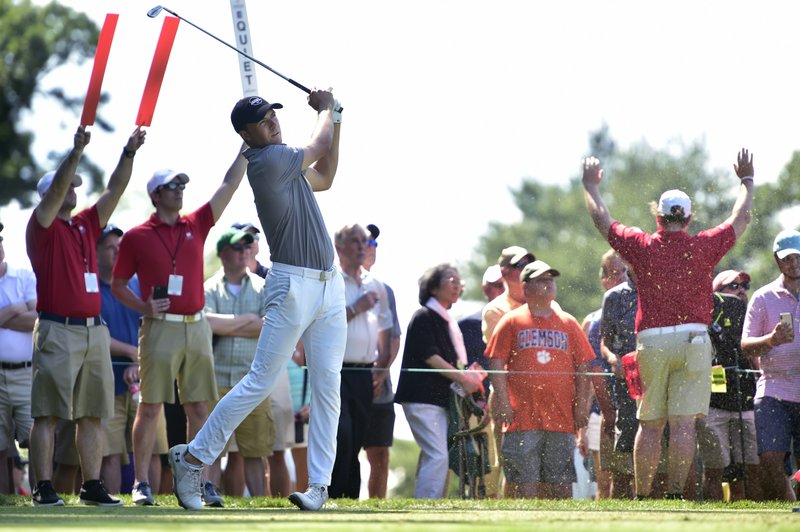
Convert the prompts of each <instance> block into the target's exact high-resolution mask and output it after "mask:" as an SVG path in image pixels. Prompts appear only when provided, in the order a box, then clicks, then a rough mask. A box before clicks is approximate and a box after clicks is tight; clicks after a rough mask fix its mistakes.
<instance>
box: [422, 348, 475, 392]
mask: <svg viewBox="0 0 800 532" xmlns="http://www.w3.org/2000/svg"><path fill="white" fill-rule="evenodd" d="M425 363H426V364H428V366H430V367H431V368H433V369H441V370H444V371H443V372H442V374H441V375H442V377H444V378H445V379H450V380H451V381H453V382H457V383H458V384H460V385H461V386H462V388H464V391H465V392H467V393H475V392H477V391H479V390H480V389H481V388H483V383H482V382H481V378H480V376H479V375H478V373H477V372H475V371H452V370H455V369H457V368H455V367H453V365H452V364H450V363H449V362H448V361H446V360H445V359H443V358H442V357H441V356H440V355H433V356H430V357H428V359H427V360H425Z"/></svg>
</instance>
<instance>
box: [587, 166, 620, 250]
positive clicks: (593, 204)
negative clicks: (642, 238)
mask: <svg viewBox="0 0 800 532" xmlns="http://www.w3.org/2000/svg"><path fill="white" fill-rule="evenodd" d="M602 180H603V168H602V167H601V166H600V160H599V159H597V158H596V157H587V158H586V159H584V160H583V198H584V200H585V201H586V208H587V209H588V211H589V216H591V218H592V222H594V226H595V227H596V228H597V230H598V231H600V234H601V235H602V236H603V238H605V239H608V230H609V229H610V228H611V224H612V223H613V222H614V220H613V219H612V218H611V214H610V213H609V212H608V207H606V204H605V202H604V201H603V198H601V197H600V181H602Z"/></svg>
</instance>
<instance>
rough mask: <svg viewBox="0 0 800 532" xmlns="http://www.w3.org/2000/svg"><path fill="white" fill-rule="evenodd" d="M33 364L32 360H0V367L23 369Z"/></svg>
mask: <svg viewBox="0 0 800 532" xmlns="http://www.w3.org/2000/svg"><path fill="white" fill-rule="evenodd" d="M32 365H33V362H31V361H30V360H28V361H27V362H0V369H25V368H29V367H31V366H32Z"/></svg>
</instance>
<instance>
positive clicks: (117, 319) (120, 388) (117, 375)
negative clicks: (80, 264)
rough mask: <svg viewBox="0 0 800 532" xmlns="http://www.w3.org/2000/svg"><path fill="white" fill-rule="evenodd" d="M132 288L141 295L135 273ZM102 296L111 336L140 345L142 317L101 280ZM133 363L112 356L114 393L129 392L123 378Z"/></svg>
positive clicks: (103, 314)
mask: <svg viewBox="0 0 800 532" xmlns="http://www.w3.org/2000/svg"><path fill="white" fill-rule="evenodd" d="M128 288H130V289H131V290H132V291H133V293H134V294H136V296H137V297H141V290H140V289H139V278H138V277H136V276H135V275H134V276H133V277H131V279H130V281H128ZM100 298H101V301H102V307H101V308H100V315H101V316H102V317H103V320H104V321H105V322H106V323H107V324H108V332H109V334H110V335H111V338H113V339H115V340H118V341H120V342H123V343H126V344H130V345H134V346H138V345H139V319H140V318H141V317H142V315H141V314H139V313H138V312H136V311H133V310H131V309H129V308H128V307H126V306H125V305H123V304H122V303H120V302H119V300H118V299H116V298H115V297H114V296H113V295H112V294H111V285H109V284H106V283H104V282H103V281H102V280H101V281H100ZM131 364H133V362H131V359H129V358H128V357H115V356H112V357H111V367H112V369H113V370H114V395H120V394H122V393H128V385H127V384H125V381H124V380H123V379H122V375H123V373H125V369H126V368H127V367H128V366H130V365H131Z"/></svg>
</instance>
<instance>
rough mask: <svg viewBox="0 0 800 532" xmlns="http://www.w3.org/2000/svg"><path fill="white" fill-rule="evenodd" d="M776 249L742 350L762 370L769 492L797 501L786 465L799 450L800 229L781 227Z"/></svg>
mask: <svg viewBox="0 0 800 532" xmlns="http://www.w3.org/2000/svg"><path fill="white" fill-rule="evenodd" d="M772 250H773V252H774V256H775V262H776V263H777V265H778V270H780V272H781V274H780V275H779V276H778V278H777V279H775V280H774V281H772V282H771V283H769V284H767V285H765V286H762V287H761V288H759V289H758V290H756V291H755V293H754V294H753V297H752V298H751V300H750V304H749V305H748V307H747V314H746V315H745V318H744V329H743V331H742V351H743V352H744V354H745V355H746V356H748V357H751V358H752V357H759V359H760V362H761V370H762V372H763V373H762V374H761V376H760V377H759V378H758V382H757V383H756V397H755V401H754V403H755V420H756V434H757V438H758V456H759V459H760V460H761V475H762V478H763V481H764V482H763V485H762V488H763V495H764V498H765V499H767V500H769V499H784V500H789V501H793V500H795V495H794V493H792V491H791V488H790V486H789V481H788V479H787V478H786V472H785V469H784V467H785V463H786V459H787V457H788V456H789V455H790V454H791V453H792V447H794V456H795V459H797V457H798V456H800V334H798V323H800V303H798V296H800V232H798V231H795V230H791V229H786V230H784V231H781V232H780V233H778V236H776V237H775V242H774V244H773V246H772ZM792 442H794V443H792ZM792 465H793V467H792V470H795V469H797V464H796V463H795V464H792Z"/></svg>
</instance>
